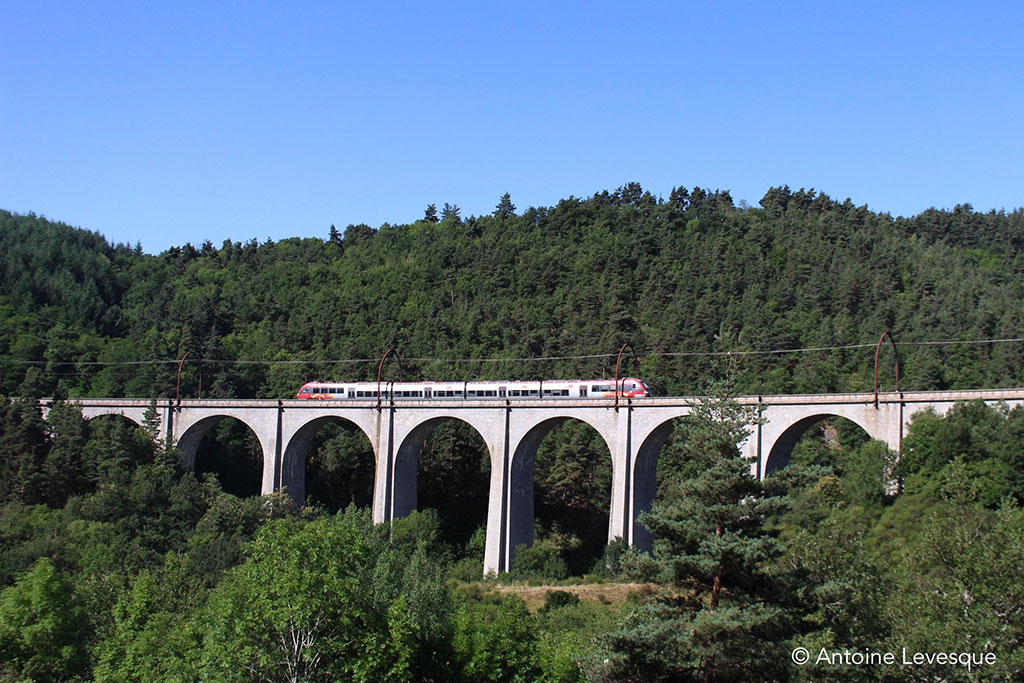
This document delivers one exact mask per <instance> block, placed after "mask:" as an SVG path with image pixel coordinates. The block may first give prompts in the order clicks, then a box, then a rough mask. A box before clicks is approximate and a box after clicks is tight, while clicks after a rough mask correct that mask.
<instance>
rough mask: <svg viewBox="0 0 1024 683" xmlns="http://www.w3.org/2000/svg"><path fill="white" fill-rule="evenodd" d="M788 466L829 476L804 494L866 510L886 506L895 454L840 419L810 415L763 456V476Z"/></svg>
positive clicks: (857, 427) (845, 420)
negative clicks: (842, 502) (801, 467)
mask: <svg viewBox="0 0 1024 683" xmlns="http://www.w3.org/2000/svg"><path fill="white" fill-rule="evenodd" d="M790 465H800V466H805V467H813V468H823V471H824V472H826V473H828V474H826V475H825V476H824V477H819V478H818V479H817V482H818V483H817V484H816V485H815V486H814V487H813V490H811V491H809V492H807V495H810V496H813V495H828V496H829V497H831V498H836V497H838V498H840V499H842V500H844V501H846V503H848V504H854V505H862V506H866V507H878V506H880V505H883V504H885V503H886V502H889V501H891V497H892V493H893V491H892V480H893V473H892V472H893V467H894V465H895V456H894V454H892V453H890V451H889V449H888V447H887V446H886V444H885V443H883V442H881V441H876V440H872V439H871V437H870V435H869V434H868V433H867V432H866V431H865V430H864V429H863V428H862V427H861V426H859V425H858V424H857V423H856V422H853V421H852V420H849V419H846V418H844V417H840V416H837V415H815V416H813V417H809V418H805V419H804V420H801V421H800V422H797V423H796V424H794V425H793V426H791V427H790V428H789V429H788V430H786V432H784V433H783V435H782V437H781V438H780V439H779V440H778V441H777V442H776V445H775V447H774V448H772V451H771V453H770V454H769V456H768V462H767V463H766V467H765V476H769V475H772V474H774V473H777V472H779V470H781V469H782V468H784V467H788V466H790ZM812 471H814V470H812ZM815 492H818V493H815ZM820 492H825V493H824V494H822V493H820Z"/></svg>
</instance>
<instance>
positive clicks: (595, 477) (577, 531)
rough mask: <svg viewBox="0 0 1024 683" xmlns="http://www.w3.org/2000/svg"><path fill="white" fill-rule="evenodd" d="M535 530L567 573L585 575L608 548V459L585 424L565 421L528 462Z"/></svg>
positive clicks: (598, 439)
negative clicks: (530, 468)
mask: <svg viewBox="0 0 1024 683" xmlns="http://www.w3.org/2000/svg"><path fill="white" fill-rule="evenodd" d="M533 482H534V491H533V498H534V528H535V531H536V532H538V533H539V534H540V538H537V537H535V538H534V542H535V543H536V542H537V541H542V542H545V543H547V544H549V545H550V546H551V549H552V550H554V551H557V552H558V553H559V554H560V556H561V558H562V559H563V560H564V561H565V564H566V568H567V570H568V573H569V574H570V575H572V576H582V575H583V574H586V573H588V572H589V571H590V570H591V569H592V568H593V566H594V563H595V562H596V561H597V559H598V558H600V557H601V555H602V554H603V553H604V549H605V546H607V544H608V513H609V508H610V505H611V495H612V456H611V451H610V450H609V449H608V444H607V443H605V440H604V439H603V438H602V437H601V435H600V434H599V433H598V432H597V430H596V429H594V428H593V427H591V426H590V425H588V424H587V423H585V422H581V421H579V420H572V419H569V420H565V421H564V422H562V423H561V424H558V425H556V426H554V427H553V428H552V429H551V430H550V431H548V433H547V434H546V435H545V436H544V437H543V439H542V440H541V442H540V444H539V446H538V447H537V455H536V458H535V459H534V463H533Z"/></svg>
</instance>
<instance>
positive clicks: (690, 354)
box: [0, 337, 1024, 367]
mask: <svg viewBox="0 0 1024 683" xmlns="http://www.w3.org/2000/svg"><path fill="white" fill-rule="evenodd" d="M1018 342H1024V337H1013V338H1006V339H975V340H943V341H908V342H896V346H972V345H980V344H1006V343H1018ZM875 346H876V344H843V345H838V346H812V347H805V348H797V349H765V350H754V351H653V352H650V353H639V354H637V355H638V356H640V357H651V356H653V357H659V358H695V357H728V356H768V355H783V354H789V353H821V352H827V351H848V350H853V349H866V348H874V347H875ZM617 355H618V354H616V353H594V354H580V355H570V356H532V357H526V358H423V357H409V358H403V359H402V360H405V361H408V362H415V363H531V362H545V361H562V360H591V359H596V358H615V357H616V356H617ZM379 361H380V359H379V358H339V359H330V360H322V359H320V360H318V359H311V360H295V359H287V360H242V359H239V360H231V359H224V358H196V359H188V360H187V361H186V363H187V364H188V365H195V364H203V365H341V364H358V363H377V362H379ZM180 362H181V360H180V359H174V358H172V359H158V360H123V361H96V360H90V361H73V360H68V361H56V360H55V361H50V360H22V359H17V358H0V363H7V364H9V365H74V366H100V367H117V366H139V365H177V364H178V363H180Z"/></svg>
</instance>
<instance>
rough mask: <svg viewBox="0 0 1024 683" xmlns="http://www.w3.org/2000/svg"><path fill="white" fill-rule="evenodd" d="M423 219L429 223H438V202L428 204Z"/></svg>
mask: <svg viewBox="0 0 1024 683" xmlns="http://www.w3.org/2000/svg"><path fill="white" fill-rule="evenodd" d="M423 220H424V221H426V222H427V223H437V205H436V204H427V210H426V211H424V212H423Z"/></svg>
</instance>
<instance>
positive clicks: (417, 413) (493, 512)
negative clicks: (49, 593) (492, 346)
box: [74, 389, 1024, 572]
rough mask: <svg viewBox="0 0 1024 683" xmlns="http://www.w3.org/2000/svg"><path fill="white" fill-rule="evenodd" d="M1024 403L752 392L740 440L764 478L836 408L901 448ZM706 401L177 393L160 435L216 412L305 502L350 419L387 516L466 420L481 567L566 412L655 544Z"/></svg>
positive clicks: (490, 564) (525, 539)
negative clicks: (666, 484)
mask: <svg viewBox="0 0 1024 683" xmlns="http://www.w3.org/2000/svg"><path fill="white" fill-rule="evenodd" d="M974 399H982V400H985V401H987V402H990V403H992V402H1005V403H1006V404H1008V405H1011V406H1012V405H1020V404H1021V403H1024V389H1011V390H992V391H956V392H913V393H911V392H906V393H883V394H879V395H877V400H876V395H875V394H834V395H820V396H753V397H744V398H741V399H739V402H740V403H742V404H746V405H755V406H760V407H761V409H762V416H763V421H762V422H761V424H757V425H754V426H753V427H752V432H751V434H750V436H749V437H748V438H747V439H746V440H745V441H744V442H743V443H742V444H741V450H742V452H743V454H744V455H745V456H746V457H748V458H749V459H750V462H751V470H752V472H753V473H754V474H755V475H757V476H759V477H764V476H765V475H766V474H768V473H770V472H772V471H773V470H776V469H778V468H780V467H784V466H785V464H786V463H787V462H788V460H789V454H790V452H791V451H792V449H793V447H794V445H795V444H796V442H797V441H798V440H799V438H800V436H801V435H802V434H803V433H804V432H806V431H807V429H808V428H810V427H811V426H812V425H813V424H814V423H816V422H818V421H819V420H821V419H824V418H827V417H830V416H839V417H844V418H846V419H848V420H851V421H852V422H854V423H856V424H857V425H859V426H860V427H861V428H862V429H863V430H864V431H865V432H867V434H868V435H869V436H870V437H871V438H874V439H879V440H881V441H884V442H885V443H886V444H888V446H889V448H890V449H892V450H893V451H895V452H899V450H900V446H901V442H902V439H903V436H904V435H905V434H906V431H907V426H908V423H909V421H910V419H911V417H912V416H913V415H914V414H915V413H917V412H920V411H922V410H927V409H929V408H931V409H933V410H935V411H936V412H937V413H940V414H942V413H944V412H945V411H946V410H947V409H948V408H949V407H950V406H952V405H953V404H954V403H956V402H958V401H967V400H974ZM698 400H699V399H696V398H692V397H677V398H654V397H645V398H636V399H620V400H619V402H618V404H616V402H615V401H614V400H613V399H606V398H599V399H588V398H581V399H551V398H545V399H511V400H506V399H479V400H472V399H470V400H451V399H448V400H420V399H411V400H410V399H400V400H393V401H391V402H388V401H385V402H384V403H383V404H382V405H378V404H377V402H376V399H373V400H365V401H363V400H355V401H353V400H344V401H343V400H325V401H317V400H295V399H292V400H265V399H257V400H211V399H197V400H182V401H180V403H175V402H173V401H169V400H166V399H165V400H161V401H158V403H157V406H158V410H159V413H160V418H161V421H160V430H161V437H163V438H165V439H169V441H170V442H171V443H172V444H174V445H176V447H177V448H178V449H180V450H181V451H182V452H183V453H184V454H185V458H186V465H187V466H189V467H190V468H194V466H195V458H196V452H197V449H198V446H199V442H200V440H201V439H202V437H203V435H204V434H205V433H206V432H207V431H209V430H210V428H211V427H212V426H213V425H214V424H216V423H217V422H218V421H220V420H222V419H224V418H234V419H237V420H240V421H241V422H243V423H244V424H246V425H247V426H248V427H249V428H250V429H251V430H252V431H253V432H254V433H255V435H256V436H257V438H258V439H259V442H260V444H261V446H262V449H263V484H262V492H263V493H270V492H273V491H278V490H281V489H284V490H285V491H286V492H288V493H289V494H290V495H291V496H292V497H293V498H294V499H295V500H296V501H297V502H299V503H301V502H303V501H304V500H305V464H306V450H307V447H308V446H309V444H310V442H311V440H312V437H313V435H314V434H315V433H316V431H317V430H318V429H319V428H320V427H321V426H323V425H324V424H325V423H326V422H328V421H332V420H341V421H347V422H349V423H352V424H354V425H355V426H356V427H357V428H358V429H359V430H361V431H362V432H363V433H364V434H365V435H366V437H367V439H368V440H369V442H370V445H371V446H372V448H373V452H374V455H375V457H376V475H375V484H374V495H373V518H374V520H375V521H376V522H386V521H389V520H392V519H395V518H398V517H402V516H404V515H407V514H409V512H411V511H412V510H415V509H416V464H417V458H418V456H419V453H420V450H421V448H422V447H423V444H424V442H425V441H426V439H427V437H428V436H429V434H430V432H431V430H433V429H434V427H436V426H437V425H438V424H439V423H441V422H442V421H445V420H458V421H462V422H465V423H467V424H469V425H470V426H471V427H472V428H473V429H475V430H476V431H477V432H478V433H479V434H480V436H481V437H482V438H483V441H484V443H485V444H486V445H487V450H488V454H489V456H490V462H491V481H490V494H489V503H488V512H487V544H486V551H485V556H484V571H485V572H502V571H508V570H509V569H510V568H511V566H512V560H513V552H514V549H515V547H516V546H517V545H519V544H522V543H527V544H529V543H532V542H533V523H534V510H533V462H534V456H535V455H536V453H537V447H538V445H539V444H540V442H541V441H542V440H543V439H544V437H545V436H546V435H547V434H548V433H549V432H550V431H551V430H552V429H554V428H555V427H556V426H558V425H559V424H561V423H562V422H564V421H565V420H579V421H581V422H584V423H586V424H588V425H590V426H591V427H593V429H594V430H595V431H597V433H598V434H600V435H601V437H602V438H603V439H604V441H605V443H606V444H607V446H608V450H609V452H610V453H611V458H612V492H611V506H610V511H611V512H610V519H609V524H608V538H609V540H612V539H615V538H622V539H624V540H625V541H626V542H627V543H630V544H633V545H637V546H640V547H648V546H649V545H650V543H651V536H650V534H649V533H648V532H647V531H646V530H645V529H644V528H643V527H642V526H641V525H639V524H638V523H637V521H636V520H637V516H638V515H639V514H640V513H641V512H644V511H646V510H649V509H650V506H651V503H652V501H653V498H654V493H655V471H656V467H657V460H658V452H659V451H660V449H661V447H662V446H663V445H664V444H665V442H666V440H667V439H668V437H669V434H670V433H671V430H672V425H673V422H674V420H675V419H676V418H685V417H686V416H687V415H689V414H690V413H691V411H692V408H693V406H694V405H696V404H697V402H698ZM74 403H76V404H78V405H80V406H81V408H82V413H83V415H84V416H85V417H86V418H93V417H97V416H100V415H117V414H119V415H123V416H124V417H126V418H128V419H130V420H133V421H135V422H137V423H139V424H141V423H142V420H143V414H144V413H145V412H146V410H147V409H148V408H149V407H150V404H151V401H150V400H148V399H74Z"/></svg>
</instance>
